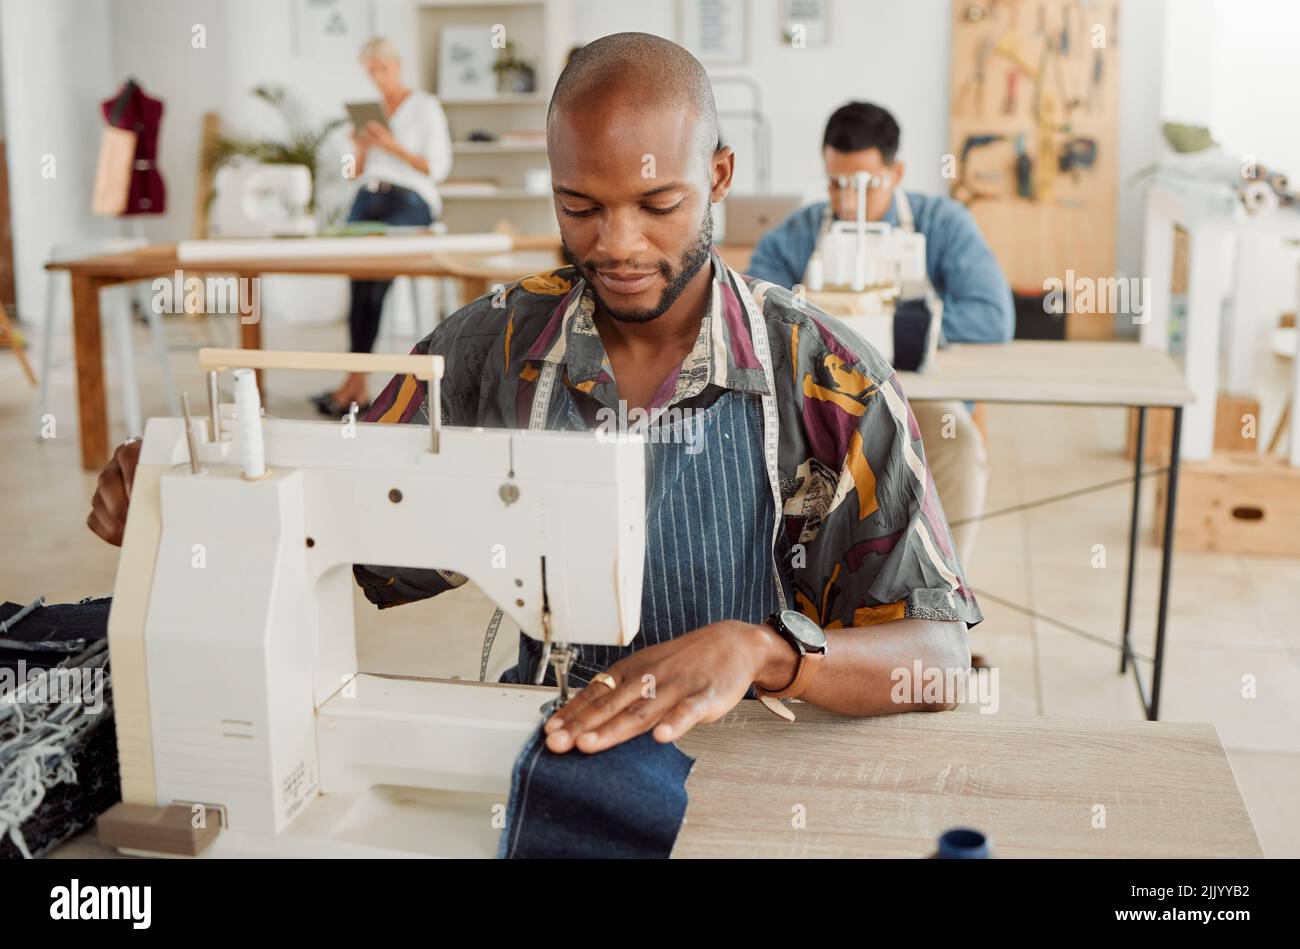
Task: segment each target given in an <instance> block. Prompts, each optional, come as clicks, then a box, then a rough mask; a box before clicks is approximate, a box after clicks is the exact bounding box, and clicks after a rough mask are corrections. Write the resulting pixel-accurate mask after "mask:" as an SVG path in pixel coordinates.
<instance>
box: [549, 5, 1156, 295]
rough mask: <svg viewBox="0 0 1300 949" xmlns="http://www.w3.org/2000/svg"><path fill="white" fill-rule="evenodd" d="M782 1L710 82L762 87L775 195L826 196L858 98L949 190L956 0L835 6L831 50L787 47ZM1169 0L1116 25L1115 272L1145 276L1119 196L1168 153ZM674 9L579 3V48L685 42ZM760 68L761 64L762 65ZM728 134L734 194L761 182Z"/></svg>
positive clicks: (915, 165)
mask: <svg viewBox="0 0 1300 949" xmlns="http://www.w3.org/2000/svg"><path fill="white" fill-rule="evenodd" d="M780 8H781V4H780V0H750V2H749V27H748V33H749V36H748V40H749V53H748V60H749V62H748V65H746V66H743V67H740V68H735V67H721V66H719V67H716V68H713V69H711V70H710V74H711V75H714V76H734V75H742V76H748V77H751V78H753V79H755V80H756V81H757V82H758V84H759V87H760V89H761V90H762V99H763V110H764V111H765V112H766V113H767V115H768V117H769V118H770V119H771V120H772V122H773V123H774V125H775V126H776V128H775V129H774V134H773V137H772V152H773V154H772V170H773V175H772V182H773V184H772V190H774V191H777V192H797V193H800V194H802V195H803V196H804V198H805V199H807V200H812V199H819V198H821V197H822V195H823V194H824V192H825V189H824V186H823V184H822V180H823V178H822V175H823V172H822V167H821V139H822V131H823V129H824V127H825V124H826V119H827V118H828V117H829V116H830V113H831V112H832V111H834V110H835V109H836V108H837V107H838V106H840V105H842V104H844V103H845V102H847V101H849V100H850V99H866V100H869V101H872V102H875V103H877V104H879V105H882V106H884V107H885V108H887V109H889V111H890V112H892V113H893V114H894V116H895V118H897V119H898V123H899V125H900V126H901V128H902V130H903V134H902V145H901V148H900V151H899V157H900V159H901V160H903V161H904V162H905V163H906V176H905V184H906V186H907V187H910V188H914V189H916V190H918V191H926V192H931V193H946V192H947V184H948V183H947V182H946V181H945V180H944V179H943V177H942V174H941V163H942V161H943V157H944V155H945V154H946V153H947V152H948V90H949V77H948V60H949V45H950V40H951V21H950V15H951V0H907V2H905V3H898V2H894V0H832V3H831V13H830V25H831V32H832V36H833V39H832V41H831V42H830V44H829V45H827V46H825V47H809V48H807V49H801V50H797V49H791V48H790V47H789V46H787V45H786V44H785V43H784V42H783V41H782V39H781V36H780V32H781V29H780V28H781V24H780V20H779V17H780ZM1164 8H1165V0H1125V2H1124V3H1123V7H1122V13H1121V20H1120V36H1121V40H1120V42H1121V43H1122V44H1123V45H1122V47H1121V49H1122V53H1121V60H1122V67H1121V73H1120V116H1119V127H1120V133H1119V134H1120V143H1121V144H1120V148H1119V154H1118V156H1117V160H1118V162H1119V168H1118V173H1119V180H1120V182H1121V192H1120V206H1119V209H1118V227H1119V241H1118V249H1117V262H1116V266H1117V269H1118V270H1120V271H1123V272H1126V273H1138V272H1139V267H1140V250H1141V248H1140V244H1141V226H1142V224H1141V208H1140V207H1139V206H1138V202H1137V201H1136V198H1135V192H1134V191H1132V190H1131V189H1126V188H1124V187H1123V183H1124V182H1126V181H1127V180H1128V179H1129V178H1131V177H1132V176H1133V175H1134V173H1136V172H1137V171H1138V170H1139V169H1141V168H1143V167H1145V166H1147V165H1149V164H1151V163H1152V162H1154V161H1155V160H1156V156H1157V155H1158V154H1159V149H1160V132H1159V125H1160V77H1161V70H1160V68H1159V64H1160V62H1161V60H1162V56H1163V47H1164V22H1163V21H1164ZM675 11H676V4H674V3H668V2H665V3H654V4H647V3H644V2H642V0H577V2H576V6H575V11H574V35H575V40H576V41H577V42H589V41H590V40H592V39H595V38H596V37H598V36H603V35H605V34H607V33H614V32H618V31H620V30H639V31H643V32H647V33H655V34H658V35H660V36H666V37H668V38H669V39H677V37H678V31H677V23H676V12H675ZM756 64H761V66H760V65H756ZM717 98H718V108H719V109H725V108H728V107H740V106H742V105H744V104H745V99H744V97H743V96H742V95H741V94H740V93H739V92H738V91H735V90H731V89H727V88H725V87H720V88H719V90H718V95H717ZM723 131H724V134H725V135H726V136H727V139H728V141H729V143H730V144H732V145H733V146H734V147H736V148H737V150H738V155H737V159H738V160H737V167H738V173H737V188H738V190H742V191H743V190H749V189H750V188H751V187H752V184H753V178H752V177H751V176H750V174H749V169H748V168H747V167H746V166H747V165H748V164H749V162H750V158H749V156H748V155H747V154H746V150H747V149H749V147H750V141H749V138H748V128H747V127H745V126H743V125H739V124H736V123H731V124H730V125H729V126H725V127H724V129H723Z"/></svg>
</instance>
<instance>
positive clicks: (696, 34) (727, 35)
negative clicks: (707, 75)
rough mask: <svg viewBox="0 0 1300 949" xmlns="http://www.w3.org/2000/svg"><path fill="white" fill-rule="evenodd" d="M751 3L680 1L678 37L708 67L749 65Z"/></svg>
mask: <svg viewBox="0 0 1300 949" xmlns="http://www.w3.org/2000/svg"><path fill="white" fill-rule="evenodd" d="M747 8H748V0H678V8H677V21H678V22H677V35H678V36H679V37H680V38H681V44H682V45H683V46H685V47H686V48H687V49H688V50H690V51H691V52H692V53H694V54H695V58H696V59H698V60H699V61H700V62H701V63H703V64H704V65H705V66H740V65H743V64H744V63H745V61H746V50H747V48H748V43H747V42H746V40H747V37H748V34H749V16H748V13H749V11H748V9H747Z"/></svg>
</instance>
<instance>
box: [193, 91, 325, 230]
mask: <svg viewBox="0 0 1300 949" xmlns="http://www.w3.org/2000/svg"><path fill="white" fill-rule="evenodd" d="M252 95H254V96H256V97H257V98H258V99H261V100H262V101H263V102H265V103H266V104H267V105H269V106H270V107H271V108H273V109H274V110H275V111H276V112H278V113H279V114H280V118H281V119H282V120H283V121H284V125H285V130H286V132H287V134H286V135H285V137H283V138H279V139H276V138H243V137H239V136H233V135H217V136H216V137H215V138H213V140H212V141H211V143H210V144H209V145H208V146H207V147H206V148H205V149H204V150H203V153H202V154H201V155H200V156H199V162H200V165H201V167H202V169H203V171H204V172H206V173H208V174H209V175H213V176H215V174H216V171H217V169H219V168H221V167H222V166H223V165H226V164H228V163H230V162H231V161H233V160H234V159H235V158H237V157H241V156H243V157H247V158H251V159H253V160H254V161H259V162H263V163H265V164H268V165H304V166H306V167H307V169H308V171H310V172H311V181H312V193H311V201H310V203H309V204H308V208H307V209H308V211H313V212H314V211H315V209H316V198H317V195H318V192H319V189H318V175H317V172H318V171H319V170H320V164H321V150H322V146H323V145H324V143H325V140H326V139H327V138H328V137H329V135H330V133H332V132H333V131H334V130H335V129H337V128H339V127H340V126H342V125H344V124H345V122H346V120H345V119H342V118H337V119H330V120H329V121H327V122H325V123H324V124H323V125H318V126H313V125H312V124H311V123H310V121H309V120H308V118H307V112H306V109H305V108H303V106H302V103H300V102H299V101H298V100H297V99H296V98H295V97H294V96H293V95H291V94H290V93H289V92H287V91H286V90H285V89H284V88H283V87H280V86H257V87H256V88H254V89H253V90H252ZM212 197H213V192H209V194H208V195H207V198H206V200H207V201H208V202H211V201H212Z"/></svg>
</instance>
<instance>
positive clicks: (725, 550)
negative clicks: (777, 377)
mask: <svg viewBox="0 0 1300 949" xmlns="http://www.w3.org/2000/svg"><path fill="white" fill-rule="evenodd" d="M556 403H557V404H556V405H555V407H554V409H553V412H555V414H553V415H552V416H551V424H549V425H548V426H547V427H548V428H553V429H554V428H568V429H576V430H584V429H587V428H588V426H587V425H586V423H585V420H584V419H583V418H582V416H581V413H580V412H579V410H578V407H577V405H576V404H575V403H574V401H573V399H572V397H571V395H570V393H569V392H568V390H567V389H565V388H563V387H557V391H556ZM683 414H685V413H683ZM557 423H558V424H557ZM688 425H689V426H691V427H692V431H690V432H689V433H687V432H685V430H684V429H685V427H686V426H688ZM761 432H762V419H761V416H760V414H759V404H758V397H756V396H753V395H750V394H748V393H744V392H737V391H734V390H726V391H725V392H723V394H722V395H721V396H719V398H718V399H717V401H715V402H714V403H713V404H712V405H711V406H709V407H708V408H706V409H701V410H699V411H697V412H694V413H692V414H691V415H690V416H689V417H687V418H683V419H681V420H680V421H677V422H675V423H673V424H665V425H663V426H661V427H659V428H658V429H657V435H655V436H652V437H651V438H650V440H649V443H648V444H647V445H646V446H645V451H646V492H645V494H646V530H645V534H646V560H645V574H644V579H643V581H642V593H641V629H640V632H639V633H638V634H637V636H636V638H635V639H634V640H633V641H632V643H631V644H630V645H628V646H622V647H619V646H590V645H584V646H578V647H577V648H578V658H577V660H576V661H575V662H574V664H573V666H572V669H571V673H570V677H571V681H572V682H573V683H574V684H575V686H576V685H578V684H581V685H586V684H588V683H589V682H590V681H591V678H592V676H594V675H595V674H596V673H597V672H601V671H602V670H604V669H605V668H607V667H608V666H610V665H612V664H613V663H615V662H617V661H618V660H619V659H622V658H623V657H624V656H627V655H630V654H631V653H632V652H635V651H636V650H637V649H641V648H644V647H645V646H653V645H655V644H656V643H662V642H667V641H668V640H669V639H672V638H673V637H675V636H680V635H682V634H683V633H688V632H690V631H691V630H694V629H698V628H699V627H701V626H707V625H708V624H710V623H716V622H718V621H720V620H728V619H730V620H741V621H743V622H749V623H761V622H762V621H763V620H764V619H765V618H767V617H768V616H769V615H771V613H772V612H773V611H775V610H777V609H779V605H778V598H777V597H778V594H777V590H776V583H775V578H774V576H773V571H774V569H775V568H774V567H773V563H772V561H773V558H772V554H771V542H772V523H773V519H774V517H775V501H774V499H773V497H772V491H771V487H770V485H769V483H768V478H767V471H766V468H765V467H764V462H763V446H762V439H761ZM688 434H689V440H688V439H687V437H685V436H686V435H688ZM656 441H657V442H658V443H657V444H656V443H655V442H656ZM785 589H786V590H789V584H788V583H787V584H786V586H785ZM541 655H542V644H541V643H540V642H538V641H537V640H535V639H532V638H531V637H529V636H525V635H523V634H521V635H520V637H519V665H518V666H516V667H515V668H514V669H510V670H508V671H507V672H506V673H505V675H503V676H502V681H503V682H517V681H519V678H520V675H519V673H520V670H522V672H523V678H524V679H525V680H526V681H532V679H531V676H532V675H535V674H536V671H537V664H538V662H539V661H540V659H541ZM546 682H547V683H548V684H552V685H553V684H554V682H555V679H554V674H553V670H549V669H548V670H547V673H546ZM752 691H753V690H752V689H751V693H752ZM751 697H753V696H752V694H751Z"/></svg>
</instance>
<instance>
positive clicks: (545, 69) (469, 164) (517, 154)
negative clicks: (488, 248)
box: [417, 0, 573, 234]
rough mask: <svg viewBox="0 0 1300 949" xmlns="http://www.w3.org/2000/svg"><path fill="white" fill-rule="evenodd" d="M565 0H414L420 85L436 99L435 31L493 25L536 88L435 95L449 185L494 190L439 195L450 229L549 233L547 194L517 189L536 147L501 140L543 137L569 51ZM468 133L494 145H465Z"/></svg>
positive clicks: (539, 164) (540, 157)
mask: <svg viewBox="0 0 1300 949" xmlns="http://www.w3.org/2000/svg"><path fill="white" fill-rule="evenodd" d="M572 12H573V11H572V6H571V2H570V0H456V2H448V0H419V2H417V26H418V29H419V32H420V37H419V48H420V82H421V85H422V86H423V87H424V88H425V89H427V90H429V91H430V92H432V93H434V94H435V95H438V54H439V48H440V47H439V43H440V34H441V31H442V29H443V28H444V27H448V26H478V25H482V26H487V27H492V26H494V25H497V24H500V25H501V26H503V27H504V28H505V36H506V39H507V40H510V41H513V42H514V43H515V45H516V47H517V52H518V53H519V55H520V56H522V58H523V59H524V60H526V61H527V62H529V63H531V64H532V65H533V67H534V69H535V70H536V77H537V91H536V92H532V93H500V94H498V95H496V96H493V97H491V98H482V99H477V98H476V99H465V98H448V99H444V98H442V97H441V96H439V101H440V102H441V103H442V106H443V109H444V110H445V111H446V113H447V123H448V125H449V126H450V128H451V138H452V156H453V157H452V166H451V175H450V180H453V181H455V180H460V181H472V180H484V179H486V180H490V181H493V182H495V183H496V185H497V187H496V188H495V190H492V191H490V192H488V191H474V192H470V191H466V192H465V193H462V194H457V193H455V191H454V190H451V191H444V192H443V195H442V197H443V217H444V222H445V223H446V225H447V227H448V228H449V229H450V230H451V231H452V232H453V233H455V232H458V231H461V232H464V231H485V230H491V229H493V228H494V227H495V226H496V225H497V224H498V223H499V222H501V221H503V220H505V221H508V222H509V223H510V224H511V226H513V227H514V228H516V229H517V230H519V231H520V232H523V233H534V234H535V233H555V232H556V231H557V227H556V223H555V212H554V209H553V207H552V204H551V196H550V195H549V194H546V193H540V194H539V193H536V192H532V191H528V190H526V189H525V188H524V178H525V175H526V173H527V172H529V171H534V170H538V169H544V168H546V167H547V165H546V146H545V144H543V143H540V142H539V143H504V142H501V141H500V140H499V139H500V137H501V136H503V135H505V134H506V133H508V132H516V131H517V132H525V131H526V132H544V131H545V128H546V107H547V104H548V103H549V102H550V93H551V89H552V88H554V85H555V79H556V77H557V76H558V75H559V72H560V69H561V68H562V66H563V64H564V60H565V58H566V57H567V55H568V52H569V43H570V40H569V39H568V37H569V35H570V34H571V24H572ZM473 132H489V133H491V134H493V135H495V136H497V138H498V140H497V141H492V142H481V141H471V140H470V134H471V133H473Z"/></svg>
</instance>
